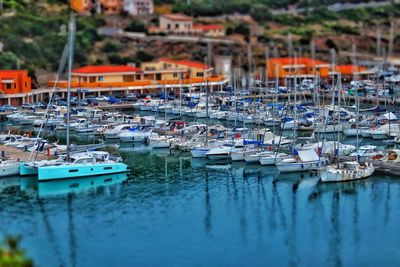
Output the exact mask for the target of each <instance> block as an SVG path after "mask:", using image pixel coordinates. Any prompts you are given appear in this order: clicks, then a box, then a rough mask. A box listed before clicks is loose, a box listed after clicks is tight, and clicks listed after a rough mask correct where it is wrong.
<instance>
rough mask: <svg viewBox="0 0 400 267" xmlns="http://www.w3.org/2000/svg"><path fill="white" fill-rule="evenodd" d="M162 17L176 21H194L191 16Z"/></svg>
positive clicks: (173, 15) (167, 15)
mask: <svg viewBox="0 0 400 267" xmlns="http://www.w3.org/2000/svg"><path fill="white" fill-rule="evenodd" d="M162 17H164V18H166V19H170V20H174V21H192V20H193V19H192V18H191V17H189V16H186V15H184V14H165V15H162Z"/></svg>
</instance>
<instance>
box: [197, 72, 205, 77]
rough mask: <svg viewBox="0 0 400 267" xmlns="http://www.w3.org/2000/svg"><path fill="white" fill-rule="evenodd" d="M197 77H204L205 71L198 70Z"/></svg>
mask: <svg viewBox="0 0 400 267" xmlns="http://www.w3.org/2000/svg"><path fill="white" fill-rule="evenodd" d="M196 77H204V72H197V73H196Z"/></svg>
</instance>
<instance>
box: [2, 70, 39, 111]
mask: <svg viewBox="0 0 400 267" xmlns="http://www.w3.org/2000/svg"><path fill="white" fill-rule="evenodd" d="M31 93H32V80H31V78H30V77H29V75H28V71H27V70H0V103H1V104H2V105H4V104H12V105H22V104H23V103H25V102H31V101H32V98H31V95H32V94H31Z"/></svg>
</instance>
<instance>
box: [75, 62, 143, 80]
mask: <svg viewBox="0 0 400 267" xmlns="http://www.w3.org/2000/svg"><path fill="white" fill-rule="evenodd" d="M141 73H142V71H141V70H140V69H139V68H136V67H132V66H125V65H122V66H112V65H108V66H107V65H106V66H85V67H82V68H78V69H75V70H73V71H72V81H74V82H85V83H97V82H129V81H135V80H140V78H141Z"/></svg>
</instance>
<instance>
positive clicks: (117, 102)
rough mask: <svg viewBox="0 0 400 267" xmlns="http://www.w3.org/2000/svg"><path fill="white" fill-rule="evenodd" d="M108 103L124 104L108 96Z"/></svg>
mask: <svg viewBox="0 0 400 267" xmlns="http://www.w3.org/2000/svg"><path fill="white" fill-rule="evenodd" d="M108 103H110V104H120V103H122V101H121V99H119V98H117V97H115V96H112V95H110V96H108Z"/></svg>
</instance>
